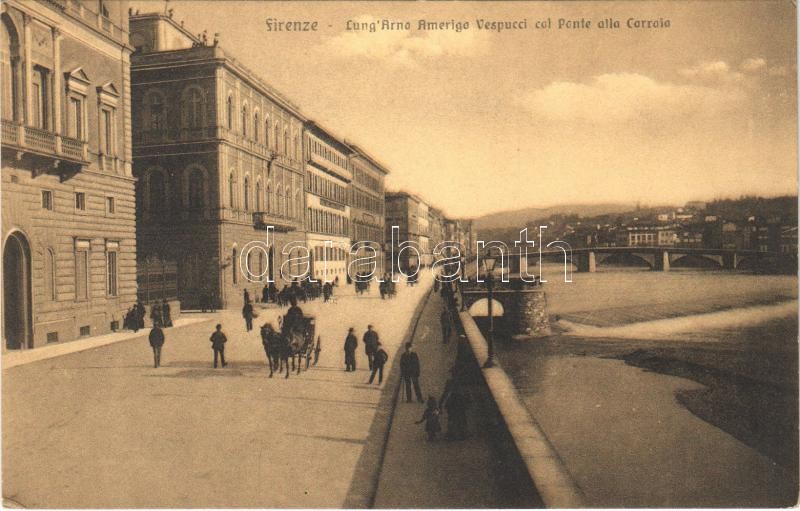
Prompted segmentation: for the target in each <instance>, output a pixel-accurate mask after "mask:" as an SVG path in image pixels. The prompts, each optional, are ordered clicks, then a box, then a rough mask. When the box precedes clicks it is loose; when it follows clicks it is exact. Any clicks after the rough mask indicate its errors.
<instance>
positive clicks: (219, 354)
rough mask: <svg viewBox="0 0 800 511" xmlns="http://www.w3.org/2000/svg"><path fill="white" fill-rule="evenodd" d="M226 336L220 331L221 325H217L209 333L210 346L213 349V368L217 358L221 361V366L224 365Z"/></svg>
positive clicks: (215, 366)
mask: <svg viewBox="0 0 800 511" xmlns="http://www.w3.org/2000/svg"><path fill="white" fill-rule="evenodd" d="M226 342H228V338H227V337H225V334H224V333H223V332H222V325H217V328H216V330H215V331H214V333H213V334H211V348H212V349H213V350H214V369H216V368H217V358H219V360H220V362H222V367H225V366H226V365H228V364H226V363H225V343H226Z"/></svg>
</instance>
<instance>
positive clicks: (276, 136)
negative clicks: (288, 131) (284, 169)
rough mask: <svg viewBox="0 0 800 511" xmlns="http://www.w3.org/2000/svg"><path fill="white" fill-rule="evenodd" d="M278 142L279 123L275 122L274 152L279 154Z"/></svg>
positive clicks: (279, 138)
mask: <svg viewBox="0 0 800 511" xmlns="http://www.w3.org/2000/svg"><path fill="white" fill-rule="evenodd" d="M280 141H281V123H280V122H278V121H275V140H274V144H275V148H274V149H275V152H280V150H281V148H280Z"/></svg>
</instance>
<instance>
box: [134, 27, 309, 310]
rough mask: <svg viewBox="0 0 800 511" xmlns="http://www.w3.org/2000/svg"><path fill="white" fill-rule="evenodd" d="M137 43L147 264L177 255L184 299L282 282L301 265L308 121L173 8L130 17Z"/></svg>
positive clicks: (234, 300)
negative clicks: (192, 30)
mask: <svg viewBox="0 0 800 511" xmlns="http://www.w3.org/2000/svg"><path fill="white" fill-rule="evenodd" d="M131 43H132V44H133V46H134V48H135V50H136V52H135V53H134V55H133V56H132V58H131V76H132V81H133V89H132V98H133V104H134V111H135V112H136V115H135V116H134V119H133V126H134V139H133V146H134V165H133V168H134V175H135V176H137V177H138V182H137V189H136V197H137V206H138V212H139V213H138V217H137V229H138V230H137V236H138V238H137V239H138V246H139V262H140V266H146V267H151V266H152V264H151V263H152V262H155V266H156V267H158V264H165V265H166V264H174V265H175V267H176V273H177V275H176V277H175V278H176V281H177V282H176V286H175V291H176V294H177V298H178V299H180V301H181V306H182V308H195V307H198V306H202V305H203V304H204V303H206V302H209V301H210V302H212V303H213V304H215V306H217V307H237V306H240V305H241V303H242V295H243V291H244V290H245V289H247V290H249V291H250V295H251V296H254V293H256V292H258V291H259V290H260V289H261V287H263V286H264V284H265V283H266V281H267V280H268V279H271V280H274V281H276V283H277V284H276V285H277V286H278V287H281V286H282V285H283V282H285V281H287V280H288V279H284V278H282V273H283V274H288V273H290V272H291V273H294V274H297V273H298V272H300V271H302V268H301V266H302V265H300V264H299V263H298V262H297V261H292V259H295V258H297V257H299V256H300V255H302V252H301V251H300V249H299V248H297V247H296V246H295V244H294V243H293V242H300V243H302V242H304V241H305V230H304V220H305V211H306V207H305V198H304V193H303V189H304V185H303V182H304V180H303V177H304V171H305V169H304V168H303V163H302V160H303V141H302V140H303V123H304V122H305V121H306V119H305V118H304V117H303V115H302V114H301V113H300V112H299V110H298V107H297V106H296V105H294V104H292V103H291V102H290V101H289V100H288V99H287V98H285V97H284V96H283V95H281V94H280V93H278V92H277V91H276V90H274V89H273V88H272V87H270V86H269V85H268V84H266V83H265V82H264V81H263V80H262V79H261V78H259V77H258V76H257V75H256V74H254V73H253V72H252V71H250V70H249V69H247V68H246V67H244V66H243V65H242V64H240V63H239V62H237V61H236V60H235V59H234V58H233V57H232V56H231V55H230V54H229V53H227V52H226V51H223V49H222V48H221V47H220V46H219V45H218V44H217V43H216V42H209V41H207V40H206V39H205V37H202V36H196V35H193V34H191V33H190V32H189V31H188V30H186V29H184V28H183V26H182V25H181V24H179V23H177V22H175V21H174V20H173V19H172V18H171V17H170V16H168V15H163V14H159V13H148V14H141V15H135V16H132V17H131ZM267 226H274V231H269V230H268V229H267ZM251 242H257V243H259V244H260V247H261V248H254V249H253V250H250V248H252V247H253V246H254V245H253V243H251ZM245 268H247V269H249V273H250V276H246V275H245V273H244V271H243V269H245ZM281 270H283V272H282V271H281ZM160 281H161V279H156V282H160ZM282 281H283V282H282ZM143 287H144V286H143ZM140 294H141V293H140Z"/></svg>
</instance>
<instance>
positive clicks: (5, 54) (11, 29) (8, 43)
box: [0, 14, 22, 121]
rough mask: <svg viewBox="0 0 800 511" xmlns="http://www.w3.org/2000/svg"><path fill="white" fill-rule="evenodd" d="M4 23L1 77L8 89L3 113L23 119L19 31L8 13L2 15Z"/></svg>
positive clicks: (5, 94) (12, 117)
mask: <svg viewBox="0 0 800 511" xmlns="http://www.w3.org/2000/svg"><path fill="white" fill-rule="evenodd" d="M2 25H3V27H2V34H1V35H0V37H2V41H0V44H2V47H1V49H0V55H1V56H2V58H3V63H2V66H3V67H2V73H0V75H2V78H0V79H2V87H3V89H5V90H6V91H8V92H6V93H4V94H3V104H2V114H3V118H5V119H11V120H15V121H21V120H22V94H21V90H22V82H21V80H20V78H21V76H22V73H21V72H20V66H21V64H20V63H21V62H22V60H21V59H20V48H21V46H20V44H19V32H17V28H16V27H15V26H14V22H13V21H11V17H10V16H9V15H8V14H3V15H2Z"/></svg>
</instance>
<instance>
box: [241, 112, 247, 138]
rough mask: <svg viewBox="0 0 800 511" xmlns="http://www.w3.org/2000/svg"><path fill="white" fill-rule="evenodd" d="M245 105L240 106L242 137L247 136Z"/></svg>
mask: <svg viewBox="0 0 800 511" xmlns="http://www.w3.org/2000/svg"><path fill="white" fill-rule="evenodd" d="M247 124H248V122H247V105H243V106H242V136H243V137H246V136H247Z"/></svg>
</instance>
